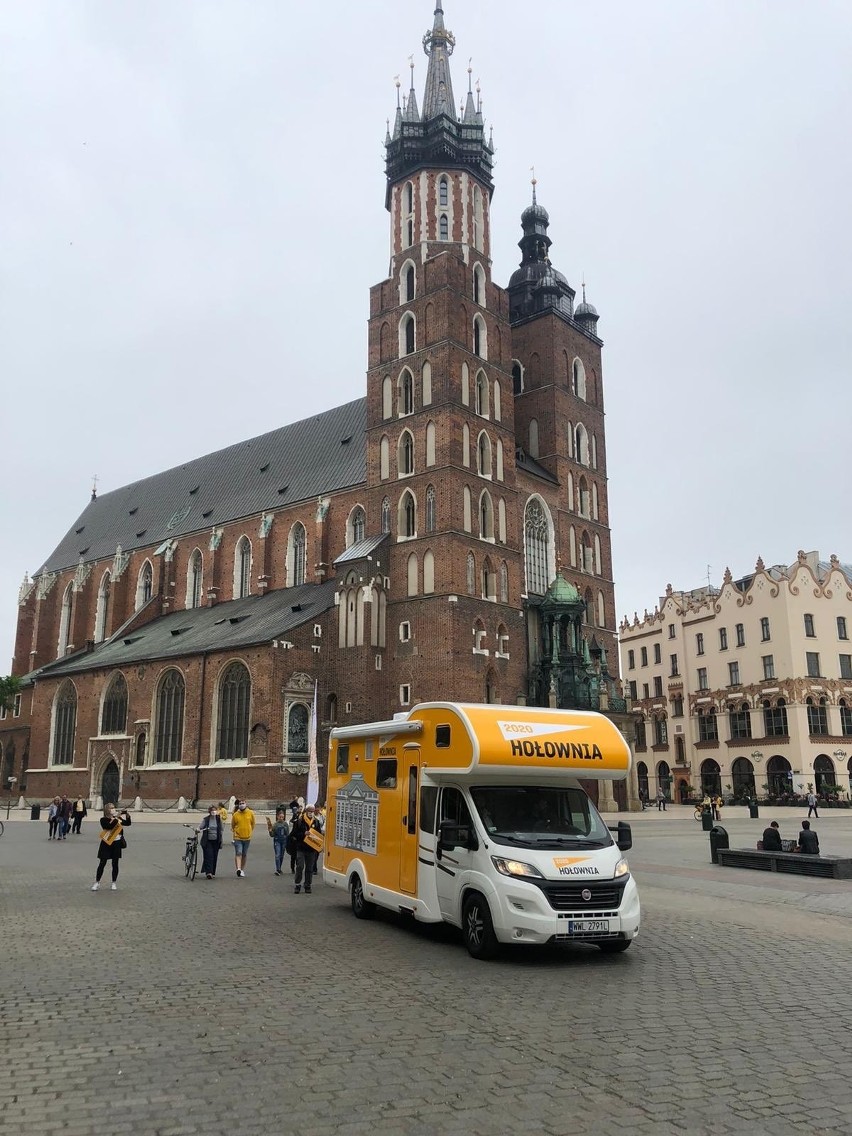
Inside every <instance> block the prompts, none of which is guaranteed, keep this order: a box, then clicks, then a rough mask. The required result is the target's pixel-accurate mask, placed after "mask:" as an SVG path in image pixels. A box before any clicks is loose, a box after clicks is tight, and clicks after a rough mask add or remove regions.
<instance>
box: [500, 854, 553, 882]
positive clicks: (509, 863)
mask: <svg viewBox="0 0 852 1136" xmlns="http://www.w3.org/2000/svg"><path fill="white" fill-rule="evenodd" d="M491 863H492V864H493V865H494V867H495V868H496V869H497V871H498V872H500V874H501V875H503V876H537V877H538V878H540V879H541V878H543V877H542V875H541V872H540V871H539V870H538V868H536V867H534V866H533V865H532V864H525V863H523V861H522V860H506V859H504V857H503V856H492V857H491Z"/></svg>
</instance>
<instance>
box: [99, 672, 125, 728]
mask: <svg viewBox="0 0 852 1136" xmlns="http://www.w3.org/2000/svg"><path fill="white" fill-rule="evenodd" d="M126 729H127V683H126V682H125V681H124V675H123V674H117V675H116V676H115V678H114V679H113V680H112V682H111V683H110V684H109V687H108V689H107V692H106V697H105V698H104V704H103V707H102V709H101V733H102V734H123V733H124V732H125V731H126Z"/></svg>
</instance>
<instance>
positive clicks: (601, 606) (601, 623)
mask: <svg viewBox="0 0 852 1136" xmlns="http://www.w3.org/2000/svg"><path fill="white" fill-rule="evenodd" d="M598 627H606V605H605V603H604V594H603V592H601V591H599V592H598Z"/></svg>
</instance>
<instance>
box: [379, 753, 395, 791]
mask: <svg viewBox="0 0 852 1136" xmlns="http://www.w3.org/2000/svg"><path fill="white" fill-rule="evenodd" d="M376 788H377V789H395V788H396V758H393V759H391V760H388V759H387V758H381V759H380V760H379V761H377V762H376Z"/></svg>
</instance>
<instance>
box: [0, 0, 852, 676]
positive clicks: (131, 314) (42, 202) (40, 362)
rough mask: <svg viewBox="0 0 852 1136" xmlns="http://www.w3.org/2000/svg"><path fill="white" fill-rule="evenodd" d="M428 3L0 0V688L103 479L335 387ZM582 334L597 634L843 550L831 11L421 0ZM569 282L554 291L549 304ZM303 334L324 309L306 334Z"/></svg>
mask: <svg viewBox="0 0 852 1136" xmlns="http://www.w3.org/2000/svg"><path fill="white" fill-rule="evenodd" d="M432 8H433V4H432V2H431V0H363V2H361V3H356V2H354V0H352V2H348V0H312V2H310V3H296V2H295V0H241V2H237V0H136V2H124V3H114V2H113V0H64V2H62V0H56V2H54V3H48V2H45V0H27V2H26V3H20V2H18V0H0V15H2V20H0V24H2V29H1V30H0V50H2V53H3V57H4V66H3V71H2V75H0V107H2V111H0V153H2V162H0V289H2V291H1V292H0V374H2V389H3V399H2V410H1V411H0V415H2V418H0V421H2V447H0V462H2V468H0V473H2V489H0V531H2V533H3V541H2V556H0V674H2V673H4V672H5V671H6V670H7V669H8V660H9V658H10V656H11V652H12V646H13V635H14V626H15V619H16V601H17V592H18V586H19V584H20V582H21V579H22V578H23V575H24V572H25V571H29V572H30V573H32V572H33V571H35V570H37V569H38V568H39V567H40V565H41V563H42V562H43V561H44V560H45V559H46V557H47V556H48V554H49V553H50V552H51V550H52V549H53V547H54V546H55V545H56V544H57V543H58V542H59V540H60V538H61V537H62V536H63V535H64V533H65V532H66V530H67V529H68V528H70V526H71V524H72V522H73V521H74V520H75V519H76V517H77V516H78V514H79V513H80V512H81V511H82V509H83V508H84V507H85V505H86V502H87V500H88V498H89V493H90V490H91V478H92V475H93V474H95V473H97V474H98V476H99V479H100V480H99V488H100V490H101V492H106V491H108V490H110V489H114V488H116V487H117V486H120V485H123V484H125V483H127V482H129V481H133V480H135V479H137V478H139V477H143V476H146V475H148V474H151V473H154V472H156V471H157V470H160V469H164V468H167V467H169V466H172V465H176V464H179V463H181V462H182V461H184V460H186V459H189V458H193V457H196V456H198V455H200V454H202V453H205V452H208V451H210V450H213V449H217V448H220V447H222V446H225V445H228V444H230V443H232V442H236V441H239V440H241V439H243V438H247V437H251V436H253V435H254V434H258V433H261V432H263V431H266V430H269V429H272V428H273V427H275V426H278V425H280V424H283V423H286V422H291V421H295V420H298V419H300V418H302V417H305V416H307V415H310V414H312V413H315V412H317V411H322V410H325V409H327V408H329V407H332V406H335V405H338V404H340V403H342V402H345V401H348V400H350V399H353V398H357V397H360V396H361V395H362V394H363V393H364V391H365V378H364V374H365V369H366V328H367V314H368V289H369V287H370V285H371V284H373V283H375V282H377V281H379V280H380V279H382V278H383V277H384V276H385V275H386V273H387V267H388V223H387V215H386V213H385V211H384V178H383V145H382V144H383V140H384V132H385V119H386V117H387V116H388V115H389V114H391V113H392V111H393V107H394V103H395V99H394V85H393V80H394V76H395V75H396V74H397V73H401V74H402V75H403V77H404V78H405V77H406V76H407V60H408V56H409V55H410V54H411V53H414V58H415V61H416V83H417V87H418V93H419V95H420V97H421V105H422V84H423V80H424V77H425V64H426V58H425V56H424V55H423V52H422V48H421V46H420V40H421V37H422V35H423V33H424V31H425V30H426V28H427V27H428V26H430V25H431V21H432ZM445 11H446V20H447V25H448V27H450V28H451V29H452V30H453V31H454V32H455V34H456V38H457V41H458V46H457V49H456V53H455V55H454V57H453V65H454V70H453V76H454V83H455V92H456V96H457V98H459V97H461V95H462V94H463V93H464V90H465V85H466V74H465V72H466V68H467V61H468V58H469V57H470V56H472V57H473V73H474V78H479V79H481V82H482V91H483V99H484V110H485V115H486V118H487V120H488V122H489V123H490V124H492V125H493V127H494V139H495V143H496V147H497V165H496V170H495V179H496V185H497V191H496V195H495V198H494V205H493V239H494V246H493V250H492V251H493V256H494V269H493V275H494V279H495V280H497V281H498V282H500V283H505V282H506V281H507V280H508V277H509V275H510V274H511V272H512V271H513V269H514V267H515V266H516V264H517V262H518V260H519V253H518V250H517V247H516V242H517V240H518V237H519V235H520V231H519V216H520V213H521V210H522V209H523V208H524V206H525V205H526V204H527V203H528V201H529V197H530V185H529V179H530V174H529V168H530V166H531V165H533V164H535V166H536V171H537V176H538V179H539V200H540V201H541V202H542V204H544V205H545V206H546V207H547V209H548V210H549V211H550V216H551V230H550V231H551V236H552V237H553V240H554V246H553V249H552V259H553V261H554V264H555V265H556V267H557V268H559V269H560V270H561V271H563V272H564V273H565V274H566V275H567V276H568V278H569V280H571V281H572V283H574V284H575V285H577V286H578V285H579V281H580V278H581V274H582V273H583V272H585V275H586V280H587V282H588V296H589V300H590V301H591V302H592V303H594V304H595V305H596V306H597V308H598V310H599V312H600V314H601V321H600V325H599V328H600V333H601V335H602V337H603V339H604V341H605V352H604V392H605V399H606V408H607V416H608V417H607V446H608V460H609V475H610V514H611V523H612V531H613V553H614V563H615V581H616V595H617V607H618V612H619V616H620V615H621V614H622V613H624V612H629V613H631V614H632V612H633V610H634V608H638V609H639V612H640V615H641V613H642V610H643V609H644V608H645V607H646V606H648V607H653V605H654V603H655V602H656V599H657V597H658V596H659V594H660V593H661V591H662V590H663V588H664V587H665V585H666V583H667V582H668V581H671V582H672V583H673V584H674V585H675V587H676V588H680V587H684V588H688V587H695V586H698V585H700V584H702V583H705V582H706V579H707V571H708V565H709V566H710V575H711V579H712V582H713V583H716V584H718V583H719V581H720V578H721V575H722V572H723V571H724V568H725V565H726V564H730V566H731V568H732V570H733V571H734V573H735V575H736V574H741V573H744V572H746V571H749V570H750V569H751V568H752V567H753V565H754V561H755V559H756V557H757V556H758V554H761V555H762V556H763V557H764V559H765V560H766V561H767V563H776V562H781V561H785V562H786V561H791V560H794V559H795V555H796V551H797V549H799V548H805V549H812V548H818V549H819V550H820V551H821V552H822V554H823V555H824V556H826V557H827V555H828V554H829V553H831V552H836V553H838V555H840V557H841V559H846V560H852V534H850V530H849V521H848V511H847V510H848V502H849V490H850V410H852V395H850V385H851V384H852V366H850V363H852V349H850V326H852V238H850V212H852V210H850V201H852V147H850V135H852V67H850V60H852V4H850V3H849V0H687V2H685V0H644V2H643V3H636V0H607V2H601V0H598V2H596V3H591V2H589V0H583V2H582V3H581V2H579V0H532V2H528V3H526V4H518V3H516V2H514V0H445ZM578 290H579V288H578ZM332 312H333V315H332V314H331V313H332Z"/></svg>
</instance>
